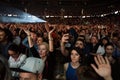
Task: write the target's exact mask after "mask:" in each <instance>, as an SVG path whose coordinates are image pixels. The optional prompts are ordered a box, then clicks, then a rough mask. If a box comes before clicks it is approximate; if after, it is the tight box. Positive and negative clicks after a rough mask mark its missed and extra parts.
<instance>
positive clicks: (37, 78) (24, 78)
mask: <svg viewBox="0 0 120 80" xmlns="http://www.w3.org/2000/svg"><path fill="white" fill-rule="evenodd" d="M19 80H42V75H41V74H34V73H27V72H21V73H20V74H19Z"/></svg>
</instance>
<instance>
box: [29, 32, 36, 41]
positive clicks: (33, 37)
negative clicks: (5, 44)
mask: <svg viewBox="0 0 120 80" xmlns="http://www.w3.org/2000/svg"><path fill="white" fill-rule="evenodd" d="M30 35H31V38H32V39H33V41H36V40H37V33H36V32H35V31H30Z"/></svg>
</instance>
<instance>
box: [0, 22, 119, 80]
mask: <svg viewBox="0 0 120 80" xmlns="http://www.w3.org/2000/svg"><path fill="white" fill-rule="evenodd" d="M106 23H107V22H105V23H103V24H102V23H101V22H100V23H99V24H98V23H96V24H95V22H94V23H90V22H86V24H78V25H71V24H70V25H69V24H50V23H48V22H46V23H35V24H32V23H31V24H20V23H0V55H1V56H3V57H1V58H0V64H2V65H3V68H10V70H9V69H8V72H7V71H6V73H10V72H11V74H9V76H8V74H6V73H4V74H5V75H6V77H7V76H8V78H7V79H6V78H5V79H4V80H10V79H9V78H11V79H13V80H18V79H20V80H26V79H27V80H58V79H61V80H93V79H94V80H120V69H119V67H120V35H119V33H120V27H119V26H120V25H119V24H118V23H117V24H114V23H112V22H110V23H109V22H108V23H107V24H106ZM2 58H5V59H6V60H5V61H3V60H2ZM4 62H8V64H7V63H4ZM6 66H7V67H6ZM3 68H2V67H0V79H3V74H1V73H3V71H2V70H3ZM10 76H11V77H10Z"/></svg>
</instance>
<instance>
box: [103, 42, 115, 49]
mask: <svg viewBox="0 0 120 80" xmlns="http://www.w3.org/2000/svg"><path fill="white" fill-rule="evenodd" d="M107 46H112V47H113V48H114V45H113V43H107V44H106V45H105V49H106V47H107Z"/></svg>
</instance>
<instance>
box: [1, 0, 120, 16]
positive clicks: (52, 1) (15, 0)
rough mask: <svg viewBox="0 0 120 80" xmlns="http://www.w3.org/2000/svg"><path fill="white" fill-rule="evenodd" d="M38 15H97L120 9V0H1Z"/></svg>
mask: <svg viewBox="0 0 120 80" xmlns="http://www.w3.org/2000/svg"><path fill="white" fill-rule="evenodd" d="M0 2H1V3H3V4H7V5H9V6H12V7H15V8H18V9H20V10H23V11H26V12H28V13H31V14H33V15H36V16H46V15H72V16H81V15H97V14H104V13H109V12H112V11H116V10H120V0H1V1H0Z"/></svg>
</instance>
